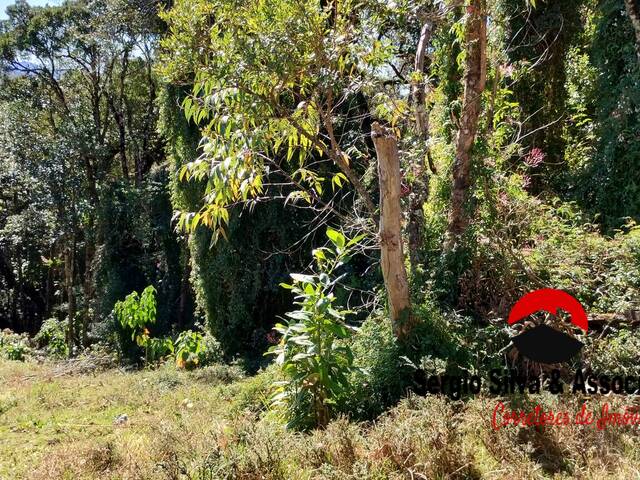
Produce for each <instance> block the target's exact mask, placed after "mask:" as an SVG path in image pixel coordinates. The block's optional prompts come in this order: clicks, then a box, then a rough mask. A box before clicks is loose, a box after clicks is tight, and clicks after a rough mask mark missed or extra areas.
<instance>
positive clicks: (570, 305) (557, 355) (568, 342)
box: [508, 288, 589, 364]
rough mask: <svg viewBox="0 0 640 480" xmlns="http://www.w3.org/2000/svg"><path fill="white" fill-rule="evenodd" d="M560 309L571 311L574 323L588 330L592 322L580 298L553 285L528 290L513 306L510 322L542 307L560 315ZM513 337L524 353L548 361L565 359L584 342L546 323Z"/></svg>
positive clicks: (536, 359)
mask: <svg viewBox="0 0 640 480" xmlns="http://www.w3.org/2000/svg"><path fill="white" fill-rule="evenodd" d="M561 309H562V310H564V311H565V312H567V313H569V315H570V316H571V323H572V324H573V325H575V326H576V327H578V328H580V329H582V330H583V331H584V332H585V333H586V331H587V329H588V323H589V322H588V319H587V314H586V312H585V311H584V308H583V307H582V305H581V304H580V302H579V301H578V300H576V299H575V298H574V297H572V296H571V295H569V294H568V293H566V292H564V291H562V290H556V289H553V288H542V289H540V290H535V291H533V292H530V293H527V294H526V295H525V296H524V297H522V298H521V299H520V300H518V302H517V303H516V304H515V305H514V306H513V308H512V309H511V313H510V314H509V319H508V322H509V325H513V324H514V323H517V322H519V321H522V320H524V319H525V318H526V317H528V316H529V315H531V314H534V313H536V312H539V311H545V312H549V313H551V314H553V315H558V313H559V310H561ZM512 341H513V343H514V345H515V346H516V348H517V349H518V351H519V352H520V353H521V354H522V355H524V356H525V357H527V358H528V359H530V360H533V361H535V362H539V363H546V364H553V363H561V362H566V361H567V360H569V359H570V358H571V357H573V356H574V355H576V354H577V353H578V352H579V351H580V349H581V348H582V346H583V345H582V343H581V342H580V341H578V340H576V339H575V338H573V337H572V336H570V335H568V334H566V333H564V332H560V331H558V330H556V329H555V328H552V327H550V326H548V325H545V324H541V325H537V326H535V327H534V328H531V329H529V330H527V331H526V332H524V333H522V334H520V335H517V336H516V337H514V338H513V339H512Z"/></svg>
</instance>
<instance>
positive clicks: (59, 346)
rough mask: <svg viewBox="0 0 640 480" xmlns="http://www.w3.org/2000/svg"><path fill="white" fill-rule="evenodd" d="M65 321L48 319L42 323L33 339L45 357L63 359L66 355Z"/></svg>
mask: <svg viewBox="0 0 640 480" xmlns="http://www.w3.org/2000/svg"><path fill="white" fill-rule="evenodd" d="M67 325H68V321H67V320H62V321H60V320H58V319H57V318H48V319H46V320H45V321H44V322H42V326H41V327H40V331H39V332H38V333H37V334H36V336H35V337H33V339H34V341H35V342H36V345H37V346H38V348H44V349H45V351H46V353H47V355H49V356H52V357H55V358H64V357H66V356H67V355H68V353H69V349H68V347H67V340H66V331H67Z"/></svg>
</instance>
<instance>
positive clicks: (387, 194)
mask: <svg viewBox="0 0 640 480" xmlns="http://www.w3.org/2000/svg"><path fill="white" fill-rule="evenodd" d="M371 138H372V139H373V144H374V145H375V148H376V154H377V157H378V179H379V183H380V251H381V260H380V261H381V264H382V276H383V278H384V285H385V288H386V290H387V295H388V297H389V311H390V313H391V322H392V325H393V331H394V334H395V335H396V337H398V338H399V339H402V338H405V337H406V336H407V335H408V334H409V333H410V332H411V329H412V327H413V318H412V315H411V303H410V299H409V282H408V281H407V270H406V268H405V265H404V252H403V248H402V210H401V209H400V158H399V154H398V142H397V139H396V137H395V136H394V135H393V133H391V131H390V130H388V129H386V128H384V127H382V126H381V125H380V124H379V123H378V122H374V123H373V124H372V126H371Z"/></svg>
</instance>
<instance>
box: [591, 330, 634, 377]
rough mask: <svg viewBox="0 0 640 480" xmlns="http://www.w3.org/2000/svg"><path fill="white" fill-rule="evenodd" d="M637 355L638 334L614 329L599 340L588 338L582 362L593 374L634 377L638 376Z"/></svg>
mask: <svg viewBox="0 0 640 480" xmlns="http://www.w3.org/2000/svg"><path fill="white" fill-rule="evenodd" d="M639 355H640V338H638V334H637V333H636V332H634V331H633V330H627V329H615V330H614V331H613V333H611V332H610V333H609V334H608V335H604V336H600V337H599V338H594V337H589V344H588V345H587V347H585V349H584V351H583V361H584V362H585V364H586V366H588V367H589V368H590V369H591V371H593V372H594V373H595V374H599V375H609V376H614V375H629V376H635V375H640V365H638V356H639Z"/></svg>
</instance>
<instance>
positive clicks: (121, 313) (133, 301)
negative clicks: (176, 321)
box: [113, 285, 156, 340]
mask: <svg viewBox="0 0 640 480" xmlns="http://www.w3.org/2000/svg"><path fill="white" fill-rule="evenodd" d="M113 311H114V312H115V314H116V318H117V319H118V321H119V322H120V325H121V326H122V327H123V328H125V329H127V330H129V331H130V332H131V339H132V340H133V339H135V338H137V337H138V336H140V335H142V334H143V333H144V332H145V330H146V329H147V326H149V325H152V324H154V323H155V321H156V289H155V288H154V287H153V285H149V286H148V287H146V288H145V289H144V290H143V291H142V295H139V294H138V292H135V291H134V292H131V293H130V294H129V295H127V296H126V297H125V299H124V300H122V301H118V302H116V304H115V306H114V307H113Z"/></svg>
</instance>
